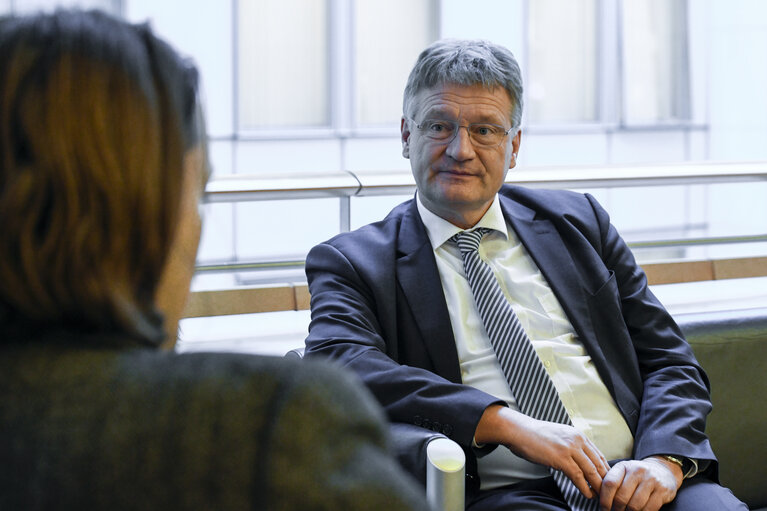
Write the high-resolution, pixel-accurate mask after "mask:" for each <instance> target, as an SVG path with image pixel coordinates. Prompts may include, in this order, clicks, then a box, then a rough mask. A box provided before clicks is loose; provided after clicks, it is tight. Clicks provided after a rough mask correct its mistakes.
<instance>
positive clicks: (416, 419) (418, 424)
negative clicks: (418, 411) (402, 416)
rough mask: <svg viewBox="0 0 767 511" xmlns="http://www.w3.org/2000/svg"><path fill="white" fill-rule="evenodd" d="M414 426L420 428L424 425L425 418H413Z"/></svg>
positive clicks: (417, 416) (418, 416)
mask: <svg viewBox="0 0 767 511" xmlns="http://www.w3.org/2000/svg"><path fill="white" fill-rule="evenodd" d="M413 424H415V425H416V426H420V425H421V424H423V417H421V416H420V415H416V416H415V417H414V418H413Z"/></svg>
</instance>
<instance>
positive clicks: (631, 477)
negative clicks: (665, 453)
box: [599, 456, 684, 511]
mask: <svg viewBox="0 0 767 511" xmlns="http://www.w3.org/2000/svg"><path fill="white" fill-rule="evenodd" d="M683 480H684V474H682V469H681V467H680V466H679V465H677V464H675V463H672V462H670V461H668V460H666V459H665V458H662V457H660V456H650V457H649V458H645V459H643V460H641V461H639V460H632V461H622V462H620V463H617V464H616V465H615V466H614V467H613V468H611V469H610V471H609V472H608V473H607V476H605V478H604V480H603V481H602V490H601V491H600V493H599V506H600V509H602V510H605V511H608V510H609V511H624V510H630V511H658V510H659V509H660V508H661V506H662V505H664V504H667V503H669V502H671V501H672V500H674V497H676V492H677V490H678V489H679V487H680V486H681V485H682V481H683Z"/></svg>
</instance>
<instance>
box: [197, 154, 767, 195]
mask: <svg viewBox="0 0 767 511" xmlns="http://www.w3.org/2000/svg"><path fill="white" fill-rule="evenodd" d="M764 180H767V162H739V163H720V162H717V163H678V164H669V165H648V166H598V167H597V166H582V167H537V168H528V169H524V170H512V171H510V172H509V174H508V175H507V177H506V182H507V183H514V184H519V185H522V186H526V187H529V188H559V189H563V188H564V189H569V188H617V187H620V188H624V187H634V186H661V185H662V186H670V185H683V184H712V183H739V182H753V181H764ZM414 190H415V181H414V180H413V176H412V174H411V173H410V171H406V170H399V171H379V172H376V171H373V172H353V171H339V172H326V173H306V172H302V173H287V174H286V173H283V174H258V175H255V174H234V175H229V176H220V177H216V178H215V179H212V180H211V181H210V182H209V183H208V186H207V187H206V191H205V199H204V200H205V202H209V203H217V202H243V201H261V200H280V199H310V198H327V197H335V198H343V197H369V196H379V195H409V194H412V193H413V191H414Z"/></svg>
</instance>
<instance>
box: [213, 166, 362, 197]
mask: <svg viewBox="0 0 767 511" xmlns="http://www.w3.org/2000/svg"><path fill="white" fill-rule="evenodd" d="M361 187H362V185H361V183H360V181H359V180H358V179H357V177H356V176H355V175H354V174H352V173H351V172H333V173H325V174H310V173H285V174H265V175H258V176H247V175H239V174H235V175H231V176H222V177H217V178H216V179H212V180H211V181H209V182H208V185H207V186H206V188H205V197H204V201H205V202H208V203H213V202H245V201H263V200H293V199H318V198H338V197H352V196H354V195H356V194H357V193H358V192H359V190H360V188H361Z"/></svg>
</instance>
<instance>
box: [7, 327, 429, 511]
mask: <svg viewBox="0 0 767 511" xmlns="http://www.w3.org/2000/svg"><path fill="white" fill-rule="evenodd" d="M72 344H73V343H72V342H70V340H67V341H66V342H63V341H62V342H53V343H44V344H43V343H40V342H37V341H36V340H33V339H28V342H25V343H17V344H4V345H2V346H0V460H2V469H0V509H24V510H42V509H56V510H66V509H77V510H80V509H110V510H122V509H124V510H129V509H130V510H133V509H147V510H169V509H174V510H209V509H216V510H244V509H254V510H262V509H263V510H266V509H268V510H307V509H314V510H328V511H330V510H333V511H336V510H339V509H365V510H368V509H378V510H382V511H384V510H385V511H389V510H391V509H411V510H418V511H420V510H422V509H425V508H426V504H425V497H424V495H423V493H422V491H421V490H420V488H418V487H417V485H415V484H414V482H413V481H412V480H411V479H410V478H409V477H407V476H406V475H405V474H404V473H403V472H402V471H401V469H400V467H399V466H397V464H396V462H395V461H394V460H393V458H392V457H391V456H390V455H389V454H388V452H387V451H386V443H385V441H386V437H385V434H386V429H385V427H384V426H383V423H384V417H383V414H382V413H381V411H380V408H379V407H378V405H377V404H376V403H375V400H374V399H373V398H372V397H370V395H369V393H368V392H367V391H366V390H365V389H364V388H362V387H361V386H360V385H359V383H358V382H357V380H356V378H354V377H353V376H351V375H349V374H347V373H346V371H343V370H341V369H340V368H337V367H336V368H332V367H328V366H327V365H326V364H319V365H318V364H316V363H311V362H302V361H289V360H285V359H281V358H273V357H257V356H250V355H241V354H225V353H204V354H203V353H199V354H174V353H161V352H158V351H155V350H146V349H104V348H101V349H99V348H93V347H90V348H88V347H84V346H81V347H79V348H76V347H74V346H73V345H72ZM94 344H95V343H90V346H93V345H94Z"/></svg>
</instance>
